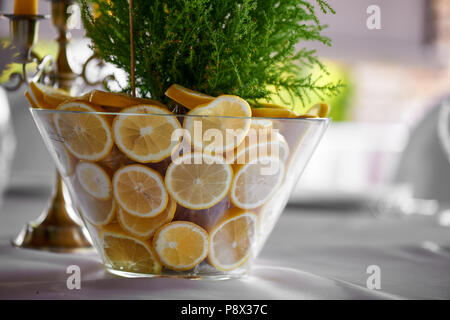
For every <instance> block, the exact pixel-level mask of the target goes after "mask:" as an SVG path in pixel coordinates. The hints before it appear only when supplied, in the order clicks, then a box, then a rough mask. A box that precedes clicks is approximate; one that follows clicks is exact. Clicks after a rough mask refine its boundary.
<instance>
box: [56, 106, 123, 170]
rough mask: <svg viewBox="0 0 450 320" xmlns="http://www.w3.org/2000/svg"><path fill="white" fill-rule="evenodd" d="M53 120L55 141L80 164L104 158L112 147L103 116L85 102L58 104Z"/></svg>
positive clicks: (106, 121) (107, 125)
mask: <svg viewBox="0 0 450 320" xmlns="http://www.w3.org/2000/svg"><path fill="white" fill-rule="evenodd" d="M58 110H63V111H72V112H67V113H65V112H64V113H63V112H59V113H56V114H55V115H54V117H53V119H54V122H55V126H56V129H57V132H58V135H59V137H58V138H59V139H60V140H61V141H64V144H65V146H66V147H67V149H68V150H69V152H70V153H72V154H73V155H74V156H75V157H77V158H78V159H81V160H87V161H98V160H101V159H103V158H104V157H106V155H107V154H108V153H109V152H110V151H111V148H112V146H113V144H114V142H113V138H112V135H111V130H110V127H109V121H108V119H107V118H106V116H105V115H102V114H99V113H97V112H98V111H100V112H101V111H102V109H99V108H98V107H95V106H94V105H90V104H87V103H85V102H78V101H73V102H68V103H64V104H61V105H60V106H59V107H58Z"/></svg>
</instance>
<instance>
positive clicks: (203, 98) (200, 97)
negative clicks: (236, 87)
mask: <svg viewBox="0 0 450 320" xmlns="http://www.w3.org/2000/svg"><path fill="white" fill-rule="evenodd" d="M165 94H166V96H168V97H169V98H170V99H172V100H173V101H176V102H178V103H179V104H181V105H183V106H185V107H186V108H188V109H193V108H195V107H197V106H199V105H202V104H206V103H209V102H211V101H213V100H214V97H211V96H208V95H206V94H203V93H200V92H197V91H194V90H191V89H188V88H185V87H183V86H180V85H179V84H173V85H171V86H170V87H169V89H167V91H166V93H165Z"/></svg>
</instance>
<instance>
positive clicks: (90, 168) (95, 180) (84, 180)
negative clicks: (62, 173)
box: [75, 162, 112, 200]
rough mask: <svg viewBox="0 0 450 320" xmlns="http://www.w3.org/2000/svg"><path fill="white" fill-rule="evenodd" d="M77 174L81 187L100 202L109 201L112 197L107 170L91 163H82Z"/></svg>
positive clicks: (77, 169)
mask: <svg viewBox="0 0 450 320" xmlns="http://www.w3.org/2000/svg"><path fill="white" fill-rule="evenodd" d="M75 174H76V175H77V179H78V181H79V182H80V185H81V187H82V188H83V189H84V190H85V191H86V192H87V193H88V194H89V195H91V196H92V197H94V198H95V199H98V200H108V199H110V198H111V195H112V186H111V179H110V178H109V176H108V174H107V173H106V172H105V170H104V169H103V168H102V167H100V166H99V165H97V164H95V163H91V162H80V163H79V164H78V165H77V168H76V169H75Z"/></svg>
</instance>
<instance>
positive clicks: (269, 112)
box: [252, 108, 299, 118]
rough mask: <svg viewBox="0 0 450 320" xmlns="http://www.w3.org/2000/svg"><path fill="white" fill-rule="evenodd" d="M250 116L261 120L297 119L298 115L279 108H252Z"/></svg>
mask: <svg viewBox="0 0 450 320" xmlns="http://www.w3.org/2000/svg"><path fill="white" fill-rule="evenodd" d="M252 116H253V117H261V118H298V117H299V114H298V113H296V112H294V111H291V110H288V109H281V108H252Z"/></svg>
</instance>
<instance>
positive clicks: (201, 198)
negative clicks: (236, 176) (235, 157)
mask: <svg viewBox="0 0 450 320" xmlns="http://www.w3.org/2000/svg"><path fill="white" fill-rule="evenodd" d="M232 178H233V169H232V168H231V166H230V165H229V164H227V163H225V160H224V159H223V158H222V157H220V156H212V155H208V154H201V153H191V154H187V155H183V156H181V157H179V158H177V159H175V160H174V162H172V163H171V164H170V165H169V167H168V168H167V171H166V177H165V183H166V187H167V191H168V192H169V193H170V195H171V196H172V197H173V198H174V199H175V200H176V201H177V202H178V203H179V204H180V205H182V206H183V207H186V208H189V209H197V210H198V209H207V208H210V207H212V206H213V205H215V204H216V203H218V202H219V201H220V200H222V199H223V198H224V197H225V196H226V195H227V193H228V191H229V190H230V185H231V181H232Z"/></svg>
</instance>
